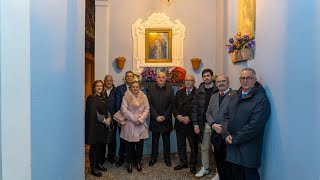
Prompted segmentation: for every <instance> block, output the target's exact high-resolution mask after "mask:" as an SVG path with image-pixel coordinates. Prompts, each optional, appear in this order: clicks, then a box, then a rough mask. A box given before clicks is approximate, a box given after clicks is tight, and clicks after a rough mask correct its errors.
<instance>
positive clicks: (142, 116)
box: [120, 90, 150, 142]
mask: <svg viewBox="0 0 320 180" xmlns="http://www.w3.org/2000/svg"><path fill="white" fill-rule="evenodd" d="M149 110H150V106H149V102H148V98H147V96H146V95H145V94H144V93H143V92H142V91H139V93H138V96H134V95H133V94H132V92H131V91H130V90H128V91H126V93H125V94H124V96H123V99H122V103H121V113H122V115H123V116H124V118H125V119H126V121H127V122H126V124H125V125H123V126H122V127H121V133H120V137H121V138H122V139H124V140H126V141H129V142H138V141H140V139H147V138H148V137H149V135H148V126H147V124H146V120H147V118H148V116H149Z"/></svg>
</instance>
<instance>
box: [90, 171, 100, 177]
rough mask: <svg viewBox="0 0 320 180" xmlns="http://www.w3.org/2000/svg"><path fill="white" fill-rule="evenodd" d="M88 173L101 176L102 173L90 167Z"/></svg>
mask: <svg viewBox="0 0 320 180" xmlns="http://www.w3.org/2000/svg"><path fill="white" fill-rule="evenodd" d="M90 174H91V175H93V176H96V177H101V176H102V173H101V172H100V171H99V170H98V169H91V171H90Z"/></svg>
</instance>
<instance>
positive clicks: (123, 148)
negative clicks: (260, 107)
mask: <svg viewBox="0 0 320 180" xmlns="http://www.w3.org/2000/svg"><path fill="white" fill-rule="evenodd" d="M118 130H119V136H120V132H121V127H119V126H118ZM125 152H126V141H125V140H124V139H122V138H120V146H119V152H118V154H119V159H121V160H124V153H125Z"/></svg>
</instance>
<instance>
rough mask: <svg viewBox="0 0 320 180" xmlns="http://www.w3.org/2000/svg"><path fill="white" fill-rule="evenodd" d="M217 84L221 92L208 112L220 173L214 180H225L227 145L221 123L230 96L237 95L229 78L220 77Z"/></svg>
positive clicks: (215, 95)
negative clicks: (231, 87)
mask: <svg viewBox="0 0 320 180" xmlns="http://www.w3.org/2000/svg"><path fill="white" fill-rule="evenodd" d="M215 83H216V86H217V88H218V90H219V91H218V92H216V93H214V94H213V95H212V96H211V98H210V102H209V106H208V110H207V112H206V117H207V121H208V123H209V124H210V126H211V127H212V129H213V131H212V133H211V142H212V145H213V147H214V159H215V161H216V165H217V170H218V173H217V174H216V176H215V177H214V178H212V179H218V177H220V180H225V179H226V170H225V168H226V164H225V158H226V143H225V141H224V140H223V139H222V137H221V131H222V126H221V122H222V117H223V113H224V112H225V111H226V109H227V108H228V104H229V101H230V96H231V95H232V94H233V93H235V91H233V90H232V89H230V88H229V77H228V76H226V75H223V74H221V75H218V76H217V78H216V82H215Z"/></svg>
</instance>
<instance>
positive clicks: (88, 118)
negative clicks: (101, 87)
mask: <svg viewBox="0 0 320 180" xmlns="http://www.w3.org/2000/svg"><path fill="white" fill-rule="evenodd" d="M97 112H99V114H102V115H104V116H107V112H108V106H107V104H106V103H105V99H104V97H103V96H98V95H95V96H93V95H90V96H88V98H87V101H86V112H85V143H86V144H96V143H106V126H105V124H104V123H102V122H99V121H98V118H97Z"/></svg>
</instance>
